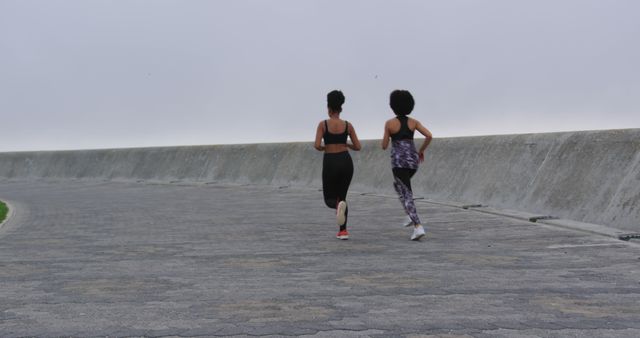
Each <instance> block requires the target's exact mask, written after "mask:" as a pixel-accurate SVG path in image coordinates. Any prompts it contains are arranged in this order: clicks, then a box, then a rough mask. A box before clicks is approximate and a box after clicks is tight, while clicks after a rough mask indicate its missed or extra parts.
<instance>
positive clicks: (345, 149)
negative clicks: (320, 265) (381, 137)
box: [315, 90, 360, 239]
mask: <svg viewBox="0 0 640 338" xmlns="http://www.w3.org/2000/svg"><path fill="white" fill-rule="evenodd" d="M343 103H344V95H343V94H342V92H341V91H339V90H334V91H331V92H330V93H329V94H327V108H328V113H329V119H328V120H324V121H321V122H320V123H319V124H318V129H317V131H316V142H315V148H316V149H318V150H319V151H324V158H323V159H322V192H323V194H324V202H325V203H326V204H327V206H328V207H329V208H331V209H336V221H337V223H338V225H339V226H340V230H339V232H338V235H337V236H336V237H337V238H338V239H349V232H347V216H348V214H349V209H348V208H347V190H349V184H351V178H352V177H353V162H352V161H351V155H349V148H351V149H353V150H360V141H359V140H358V136H357V135H356V131H355V129H354V128H353V125H351V123H349V122H347V121H344V120H341V119H340V112H342V104H343ZM347 136H348V137H350V138H351V143H350V144H349V143H347ZM322 140H324V145H322V142H321V141H322Z"/></svg>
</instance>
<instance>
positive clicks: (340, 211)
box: [336, 201, 347, 225]
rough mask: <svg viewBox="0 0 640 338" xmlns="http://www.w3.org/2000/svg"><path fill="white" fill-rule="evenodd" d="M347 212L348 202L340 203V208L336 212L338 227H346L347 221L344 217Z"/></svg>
mask: <svg viewBox="0 0 640 338" xmlns="http://www.w3.org/2000/svg"><path fill="white" fill-rule="evenodd" d="M346 211H347V202H345V201H340V202H339V203H338V208H337V211H336V222H337V223H338V225H344V223H345V222H346V221H347V220H346V217H345V215H344V214H345V212H346Z"/></svg>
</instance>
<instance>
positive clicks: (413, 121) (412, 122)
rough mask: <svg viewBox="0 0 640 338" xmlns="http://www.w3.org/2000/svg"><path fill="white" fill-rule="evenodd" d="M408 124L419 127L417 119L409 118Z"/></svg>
mask: <svg viewBox="0 0 640 338" xmlns="http://www.w3.org/2000/svg"><path fill="white" fill-rule="evenodd" d="M409 124H410V125H413V126H415V127H417V126H419V125H421V123H420V121H418V120H417V119H414V118H413V117H409Z"/></svg>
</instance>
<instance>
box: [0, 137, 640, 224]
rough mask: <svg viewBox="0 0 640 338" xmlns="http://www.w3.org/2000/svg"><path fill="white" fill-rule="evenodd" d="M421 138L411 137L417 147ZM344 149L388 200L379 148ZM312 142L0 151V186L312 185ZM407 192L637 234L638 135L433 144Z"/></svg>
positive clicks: (317, 161)
mask: <svg viewBox="0 0 640 338" xmlns="http://www.w3.org/2000/svg"><path fill="white" fill-rule="evenodd" d="M418 142H421V140H417V143H418ZM363 148H364V149H363V151H361V152H352V156H353V159H354V165H355V170H356V172H355V175H354V181H353V183H352V187H353V189H357V190H359V191H371V192H378V193H386V194H393V190H392V186H391V182H392V177H391V170H390V168H389V153H388V151H386V152H384V151H382V150H380V148H379V141H377V140H373V141H365V142H363ZM321 170H322V154H321V153H319V152H317V151H315V150H314V149H313V148H312V146H311V143H306V142H305V143H282V144H253V145H220V146H190V147H161V148H132V149H107V150H82V151H51V152H15V153H0V179H8V180H13V179H16V180H25V179H26V180H31V179H42V178H44V179H89V180H93V179H96V180H125V181H130V180H145V181H161V182H172V181H185V182H196V183H197V182H224V183H241V184H242V183H252V184H265V185H304V186H313V187H320V186H321V177H320V176H321ZM0 186H1V185H0ZM413 188H414V191H415V194H416V195H419V196H425V197H428V198H430V199H435V200H447V201H457V202H462V203H470V204H475V203H479V204H484V205H490V206H495V207H499V208H508V209H515V210H521V211H527V212H533V213H540V214H547V215H554V216H558V217H563V218H568V219H573V220H577V221H582V222H590V223H597V224H603V225H608V226H613V227H616V228H619V229H623V230H627V231H640V206H639V204H640V129H625V130H607V131H585V132H565V133H546V134H522V135H499V136H478V137H460V138H440V139H435V140H434V141H433V143H432V146H431V147H430V148H429V149H428V150H427V154H426V161H425V164H424V165H423V166H422V168H421V169H420V170H419V172H418V173H417V174H416V176H415V177H414V181H413Z"/></svg>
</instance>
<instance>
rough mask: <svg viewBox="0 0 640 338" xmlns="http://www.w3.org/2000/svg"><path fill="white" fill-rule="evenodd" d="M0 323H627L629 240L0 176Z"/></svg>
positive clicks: (235, 193)
mask: <svg viewBox="0 0 640 338" xmlns="http://www.w3.org/2000/svg"><path fill="white" fill-rule="evenodd" d="M0 199H3V200H7V201H9V202H10V204H11V205H12V206H13V207H14V209H15V210H13V211H14V212H13V215H12V217H11V219H9V221H8V222H7V223H6V224H5V225H4V226H3V228H2V229H0V337H24V336H41V337H60V336H65V337H69V336H77V337H107V336H108V337H119V336H144V337H215V336H238V337H246V336H266V337H279V336H309V337H634V336H640V245H638V242H637V241H634V240H632V241H629V242H624V241H619V240H616V239H613V238H609V237H604V236H598V235H595V234H590V233H582V232H577V231H571V230H567V229H561V228H556V227H553V226H550V225H543V224H537V223H530V222H522V221H518V220H515V219H513V218H507V217H501V216H498V215H491V214H486V213H479V212H475V211H473V210H463V209H460V208H456V207H450V206H444V205H436V204H432V203H427V202H426V201H418V209H419V212H420V214H421V217H422V218H423V219H424V220H426V221H427V227H428V229H427V230H428V236H427V237H426V239H425V240H423V241H422V242H412V241H409V240H408V238H409V235H410V230H409V229H406V228H403V227H402V226H401V225H400V223H401V220H402V219H403V215H402V212H401V209H400V206H399V203H398V201H397V200H395V199H393V198H385V197H380V196H373V195H360V194H358V193H357V192H352V193H351V195H350V197H349V200H350V213H349V216H350V232H351V236H352V238H351V239H350V240H349V241H339V240H337V239H335V238H334V235H335V232H336V230H337V229H336V226H335V225H334V218H333V214H332V210H330V209H327V208H326V207H325V206H324V204H323V202H322V195H321V192H319V191H318V190H317V189H311V188H310V189H300V188H280V189H279V188H274V187H265V186H239V185H236V186H231V185H177V184H142V183H114V182H71V181H64V182H0Z"/></svg>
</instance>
